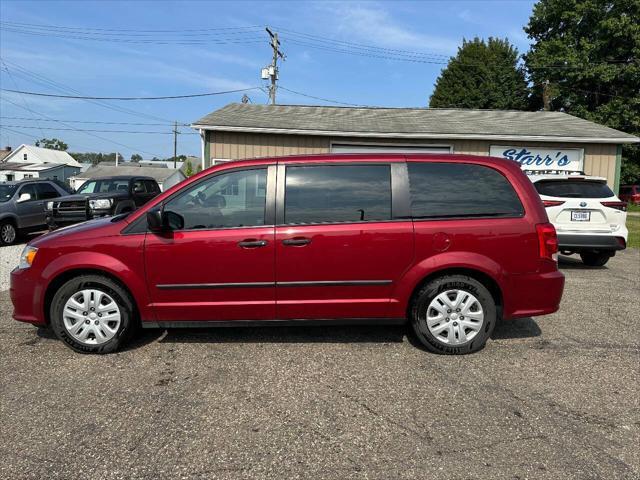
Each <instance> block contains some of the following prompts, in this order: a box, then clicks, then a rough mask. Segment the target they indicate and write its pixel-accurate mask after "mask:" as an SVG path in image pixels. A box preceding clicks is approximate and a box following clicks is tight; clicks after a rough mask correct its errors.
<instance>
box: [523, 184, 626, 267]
mask: <svg viewBox="0 0 640 480" xmlns="http://www.w3.org/2000/svg"><path fill="white" fill-rule="evenodd" d="M531 180H532V181H533V182H534V186H535V188H536V190H537V191H538V193H539V194H540V197H541V198H542V202H543V203H544V206H545V207H546V209H547V215H548V216H549V219H550V221H551V223H553V225H554V226H555V228H556V231H557V233H558V245H559V249H560V252H561V253H563V254H565V255H571V254H574V253H577V254H579V255H580V258H581V259H582V261H583V262H584V263H585V265H589V266H602V265H605V264H606V263H607V262H608V261H609V259H610V258H611V257H613V256H614V255H615V254H616V251H618V250H623V249H625V248H626V246H627V237H628V235H629V232H628V230H627V227H626V226H625V223H626V220H627V204H626V203H625V202H622V201H621V200H620V199H619V198H618V197H616V195H615V194H614V193H613V192H612V191H611V189H610V188H609V187H608V186H607V179H606V178H602V177H594V176H589V175H584V174H582V175H540V176H533V177H531Z"/></svg>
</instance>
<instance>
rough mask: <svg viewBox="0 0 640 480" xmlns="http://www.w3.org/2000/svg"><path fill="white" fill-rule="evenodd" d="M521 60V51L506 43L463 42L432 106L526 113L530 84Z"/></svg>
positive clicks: (442, 76) (437, 87) (495, 40)
mask: <svg viewBox="0 0 640 480" xmlns="http://www.w3.org/2000/svg"><path fill="white" fill-rule="evenodd" d="M518 58H519V55H518V50H517V49H516V48H515V47H514V46H513V45H511V44H510V43H509V41H508V40H507V39H504V40H502V39H500V38H492V37H490V38H489V40H488V41H487V42H485V41H484V39H479V38H474V39H473V40H471V41H467V40H463V41H462V46H461V47H460V48H459V49H458V54H457V55H456V56H455V57H453V58H451V60H449V63H448V65H447V66H446V68H445V69H444V70H443V71H442V73H441V74H440V76H439V77H438V79H437V80H436V85H435V88H434V90H433V94H432V95H431V98H430V100H429V106H430V107H432V108H447V107H449V108H495V109H516V110H524V109H526V108H527V106H528V100H527V96H528V90H527V82H526V79H525V72H524V69H523V68H522V67H521V66H519V65H518Z"/></svg>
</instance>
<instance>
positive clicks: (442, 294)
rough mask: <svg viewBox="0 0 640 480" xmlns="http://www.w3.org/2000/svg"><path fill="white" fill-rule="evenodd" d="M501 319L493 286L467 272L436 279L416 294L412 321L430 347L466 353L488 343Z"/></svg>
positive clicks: (440, 351) (455, 352)
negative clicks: (497, 311)
mask: <svg viewBox="0 0 640 480" xmlns="http://www.w3.org/2000/svg"><path fill="white" fill-rule="evenodd" d="M496 320H497V313H496V304H495V301H494V299H493V296H492V295H491V293H490V292H489V290H488V289H487V288H486V287H485V286H484V285H483V284H482V283H480V282H478V281H477V280H475V279H473V278H471V277H468V276H466V275H449V276H445V277H441V278H438V279H435V280H432V281H431V282H429V283H428V284H427V285H425V286H424V287H423V288H422V289H421V290H420V291H419V292H418V294H417V295H416V296H415V299H414V302H413V306H412V309H411V323H412V325H413V329H414V331H415V333H416V336H417V337H418V339H419V340H420V341H421V342H422V344H423V345H424V346H425V347H426V348H427V349H428V350H430V351H432V352H435V353H442V354H453V355H456V354H465V353H472V352H476V351H478V350H480V349H482V348H483V347H484V345H485V344H486V342H487V340H488V339H489V337H490V336H491V333H492V332H493V329H494V327H495V324H496Z"/></svg>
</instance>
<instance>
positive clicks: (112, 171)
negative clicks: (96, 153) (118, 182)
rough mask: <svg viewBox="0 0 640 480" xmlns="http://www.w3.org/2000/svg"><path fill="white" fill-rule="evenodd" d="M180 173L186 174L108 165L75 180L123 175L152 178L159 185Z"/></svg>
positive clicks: (90, 170) (157, 169)
mask: <svg viewBox="0 0 640 480" xmlns="http://www.w3.org/2000/svg"><path fill="white" fill-rule="evenodd" d="M175 173H179V174H180V175H182V176H183V177H184V174H183V173H182V172H181V171H180V170H178V169H174V168H158V167H130V166H123V165H122V164H120V165H118V166H117V167H116V166H108V165H96V166H94V167H91V168H89V169H87V170H86V171H84V172H82V173H79V174H78V175H76V176H75V178H80V179H89V178H104V177H117V176H121V175H131V176H141V177H151V178H153V179H155V181H156V182H158V183H163V182H164V181H165V180H166V179H168V178H169V177H171V176H172V175H174V174H175Z"/></svg>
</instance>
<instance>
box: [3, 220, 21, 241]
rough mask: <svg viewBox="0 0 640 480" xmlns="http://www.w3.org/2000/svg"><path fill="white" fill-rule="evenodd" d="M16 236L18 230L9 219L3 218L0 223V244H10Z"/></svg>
mask: <svg viewBox="0 0 640 480" xmlns="http://www.w3.org/2000/svg"><path fill="white" fill-rule="evenodd" d="M17 236H18V231H17V229H16V227H15V225H14V224H13V223H12V222H11V221H9V220H5V221H4V222H2V223H0V245H11V244H12V243H13V242H15V241H16V237H17Z"/></svg>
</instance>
